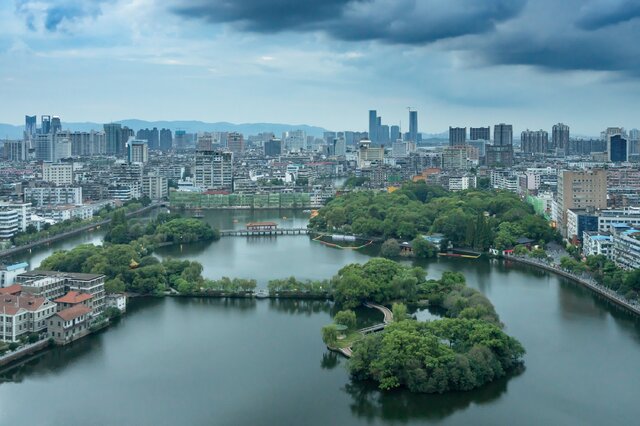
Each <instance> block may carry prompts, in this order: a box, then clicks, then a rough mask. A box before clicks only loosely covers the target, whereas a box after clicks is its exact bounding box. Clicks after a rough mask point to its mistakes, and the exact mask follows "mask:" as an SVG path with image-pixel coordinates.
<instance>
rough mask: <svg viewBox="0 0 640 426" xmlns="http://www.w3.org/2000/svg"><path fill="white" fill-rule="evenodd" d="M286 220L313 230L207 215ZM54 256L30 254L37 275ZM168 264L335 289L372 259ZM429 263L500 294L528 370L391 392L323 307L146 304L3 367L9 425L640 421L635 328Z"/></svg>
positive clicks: (231, 257) (499, 268)
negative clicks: (346, 345) (350, 266)
mask: <svg viewBox="0 0 640 426" xmlns="http://www.w3.org/2000/svg"><path fill="white" fill-rule="evenodd" d="M276 216H277V218H278V219H279V221H281V223H282V224H283V226H284V224H288V223H292V224H295V225H298V224H304V222H305V220H306V214H302V213H292V212H284V213H277V212H276V213H274V212H262V213H260V214H256V215H252V214H251V213H249V212H219V213H215V214H210V215H208V217H207V219H206V220H208V221H211V222H212V223H215V224H217V225H219V226H220V227H223V228H228V227H231V226H238V227H240V226H243V224H244V223H245V222H247V221H250V220H267V219H275V218H276ZM283 216H286V217H287V219H282V217H283ZM292 217H293V218H294V219H291V218H292ZM234 219H235V220H236V222H234ZM100 236H101V235H100V233H96V234H93V235H83V236H78V237H77V238H76V239H74V240H70V241H67V242H65V243H58V246H66V247H71V246H73V245H74V244H76V243H78V242H80V241H85V240H87V239H88V240H91V239H94V240H99V238H100ZM53 247H57V246H55V245H54V246H52V247H50V248H49V249H52V248H53ZM45 255H46V250H44V249H43V250H41V251H34V253H32V254H31V255H25V256H24V257H23V258H25V259H30V260H31V262H32V263H33V264H34V265H35V263H36V262H38V261H39V259H42V258H43V257H44V256H45ZM160 255H161V256H169V255H170V256H174V257H184V258H189V259H194V260H198V261H200V262H202V263H203V264H204V265H205V274H206V275H207V276H209V277H211V278H218V277H221V276H224V275H227V276H232V277H235V276H238V277H255V278H256V279H258V281H259V284H260V285H261V286H264V285H266V282H267V281H268V280H269V279H272V278H280V277H286V276H289V275H295V276H298V277H303V278H328V277H330V276H331V275H333V274H334V273H335V272H336V271H337V270H338V269H339V268H340V267H341V266H343V265H345V264H347V263H350V262H364V261H366V260H367V259H368V256H367V255H365V254H362V253H359V252H353V251H346V250H344V251H343V250H336V249H331V248H327V247H325V246H323V245H321V244H319V243H316V242H313V241H311V240H310V239H309V238H308V237H305V236H295V237H294V236H291V237H277V238H270V239H255V238H254V239H251V238H228V239H223V240H221V241H218V242H215V243H212V244H210V245H202V246H195V247H182V248H180V247H168V248H165V249H164V250H163V251H162V252H161V253H160ZM424 266H425V267H426V268H427V270H428V273H429V275H431V276H436V277H437V276H439V275H440V274H441V273H442V271H445V270H449V269H453V270H457V271H460V272H462V273H463V274H464V275H465V276H466V277H467V281H468V283H469V285H471V286H473V287H475V288H478V289H479V290H480V291H482V292H483V293H484V294H486V295H487V296H488V297H489V298H490V299H491V301H492V302H493V303H494V304H495V306H496V309H497V311H498V313H499V314H500V316H501V319H502V320H503V322H504V323H505V324H506V325H507V330H506V331H507V332H508V333H510V334H512V335H514V336H515V337H517V338H518V339H520V341H521V342H522V343H523V344H524V346H525V347H526V349H527V355H526V358H525V361H526V370H525V371H524V372H522V373H521V374H519V375H517V376H515V377H510V378H507V379H504V380H500V381H498V382H495V383H493V384H491V385H489V386H486V387H483V388H481V389H479V390H476V391H472V392H465V393H454V394H447V395H435V396H434V395H414V394H410V393H408V392H406V391H397V392H392V393H389V394H382V393H380V392H378V391H377V390H375V388H374V387H371V386H368V385H363V384H353V383H351V382H350V380H349V377H348V374H347V372H346V370H345V368H344V365H345V361H344V360H343V359H341V358H337V357H336V356H334V355H333V354H330V353H328V352H327V351H326V350H325V348H324V346H323V344H322V341H321V339H320V333H319V330H320V327H321V326H322V325H324V324H326V323H328V322H329V321H330V313H329V312H330V307H329V306H328V305H327V304H325V303H321V302H296V301H281V302H276V301H268V300H259V301H248V300H242V301H225V300H213V299H144V300H136V301H135V302H133V303H132V305H131V309H130V311H129V313H128V314H127V316H126V317H125V318H123V320H122V321H121V322H120V323H119V324H118V325H116V326H114V327H111V328H110V329H107V330H105V331H104V332H101V333H99V334H97V335H95V336H90V337H88V338H85V339H83V340H81V341H78V342H76V343H75V344H73V345H71V346H68V347H64V348H58V349H54V350H51V351H49V352H46V353H44V354H43V355H41V356H40V357H38V358H37V359H35V360H33V361H32V362H30V363H28V364H27V365H25V366H23V367H20V368H17V369H13V370H10V371H8V372H5V373H4V374H3V375H2V377H3V378H4V380H5V382H4V383H2V384H0V424H25V423H27V422H30V423H31V424H39V425H41V424H42V425H47V424H51V425H59V424H72V425H74V424H98V425H103V424H132V425H133V424H135V425H141V424H161V425H162V424H176V423H179V424H203V425H209V424H215V425H218V424H220V425H244V424H250V425H262V424H264V425H271V424H282V425H298V424H305V425H315V424H317V425H326V424H340V425H350V424H424V423H430V422H433V423H442V424H523V425H527V424H531V425H537V424H563V425H584V424H594V425H595V424H635V423H637V419H638V416H640V407H639V404H638V402H637V400H638V395H640V369H638V367H637V365H638V360H640V322H639V321H638V319H637V318H635V317H633V316H631V315H629V314H627V313H625V312H624V311H622V310H620V309H618V308H616V307H615V306H613V305H611V304H609V303H608V302H606V301H604V300H601V299H599V298H598V297H597V296H595V295H593V294H592V293H590V292H589V291H587V290H585V289H582V288H580V287H578V286H576V285H575V284H573V283H571V282H568V281H566V280H564V279H560V278H558V277H556V276H554V275H551V274H548V273H545V272H540V271H537V270H533V269H531V268H528V267H523V266H520V265H514V264H504V263H500V262H494V263H491V262H489V261H477V260H460V259H441V260H437V261H433V262H429V263H425V264H424ZM372 315H375V313H367V316H369V317H371V316H372Z"/></svg>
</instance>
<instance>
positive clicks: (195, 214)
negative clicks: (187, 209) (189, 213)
mask: <svg viewBox="0 0 640 426" xmlns="http://www.w3.org/2000/svg"><path fill="white" fill-rule="evenodd" d="M193 217H195V218H196V219H202V218H203V217H204V213H203V212H202V209H196V210H195V211H194V212H193Z"/></svg>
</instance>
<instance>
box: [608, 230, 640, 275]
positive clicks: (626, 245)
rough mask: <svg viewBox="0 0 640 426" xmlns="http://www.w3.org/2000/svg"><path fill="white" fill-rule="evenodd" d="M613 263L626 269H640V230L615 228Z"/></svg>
mask: <svg viewBox="0 0 640 426" xmlns="http://www.w3.org/2000/svg"><path fill="white" fill-rule="evenodd" d="M613 229H614V231H613V257H612V258H613V261H614V262H615V263H616V264H617V265H618V266H620V267H621V268H624V269H636V268H640V229H636V228H631V227H628V226H614V228H613Z"/></svg>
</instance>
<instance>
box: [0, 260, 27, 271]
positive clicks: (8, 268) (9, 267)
mask: <svg viewBox="0 0 640 426" xmlns="http://www.w3.org/2000/svg"><path fill="white" fill-rule="evenodd" d="M28 267H29V264H28V263H27V262H21V263H15V264H13V265H7V266H5V267H4V269H5V270H6V271H15V270H17V269H25V268H28Z"/></svg>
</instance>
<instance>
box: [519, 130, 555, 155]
mask: <svg viewBox="0 0 640 426" xmlns="http://www.w3.org/2000/svg"><path fill="white" fill-rule="evenodd" d="M520 143H521V150H522V152H525V153H528V154H544V153H546V152H547V149H548V145H549V133H547V132H546V131H544V130H538V131H532V130H525V131H524V132H522V133H521V134H520Z"/></svg>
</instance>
